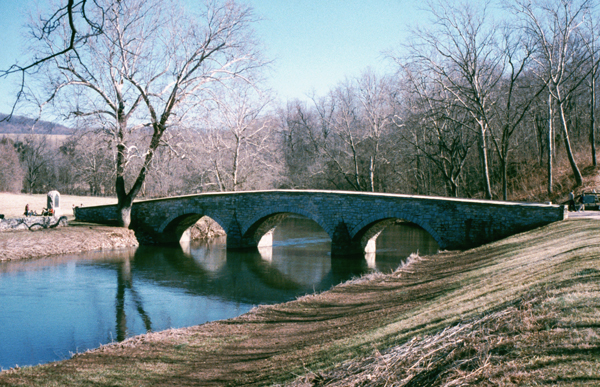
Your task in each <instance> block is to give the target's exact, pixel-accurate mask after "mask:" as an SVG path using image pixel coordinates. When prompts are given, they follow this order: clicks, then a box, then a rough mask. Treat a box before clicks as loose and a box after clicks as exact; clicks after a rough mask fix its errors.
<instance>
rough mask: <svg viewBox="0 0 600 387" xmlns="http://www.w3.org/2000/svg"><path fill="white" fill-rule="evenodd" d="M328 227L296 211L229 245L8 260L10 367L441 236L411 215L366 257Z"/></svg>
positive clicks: (351, 272)
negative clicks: (266, 238)
mask: <svg viewBox="0 0 600 387" xmlns="http://www.w3.org/2000/svg"><path fill="white" fill-rule="evenodd" d="M330 247H331V242H330V239H329V237H328V235H327V234H326V233H325V232H324V231H323V230H322V229H321V228H320V227H319V226H318V225H317V224H316V223H314V222H312V221H310V220H308V219H305V218H299V217H289V218H287V219H286V220H284V222H283V223H282V224H281V225H279V226H278V227H277V228H276V229H275V233H274V235H273V246H272V247H262V248H260V249H259V251H254V252H231V251H227V250H226V244H225V238H220V239H216V240H212V241H210V242H209V243H196V244H188V245H185V246H182V247H181V248H180V247H156V246H151V247H149V246H141V247H139V248H137V249H134V248H132V249H122V250H113V251H107V252H92V253H82V254H77V255H69V256H60V257H52V258H43V259H35V260H28V261H20V262H19V261H15V262H0V369H8V368H10V367H14V366H16V365H18V366H26V365H36V364H40V363H47V362H51V361H56V360H63V359H68V358H69V357H71V356H72V354H74V353H80V352H83V351H86V350H88V349H92V348H97V347H98V346H100V345H102V344H106V343H111V342H115V341H121V340H124V339H126V338H128V337H131V336H134V335H138V334H141V333H145V332H148V331H160V330H164V329H168V328H180V327H186V326H192V325H197V324H202V323H205V322H208V321H214V320H220V319H227V318H232V317H235V316H239V315H241V314H243V313H245V312H247V311H249V310H250V309H252V308H253V307H254V306H256V305H259V304H273V303H279V302H285V301H289V300H292V299H294V298H296V297H298V296H301V295H305V294H308V293H313V292H315V291H316V292H318V291H322V290H326V289H329V288H331V287H332V286H333V285H336V284H338V283H340V282H343V281H345V280H348V279H350V278H352V277H353V276H358V275H361V274H363V273H367V272H369V271H373V270H379V271H383V272H390V271H392V270H394V269H396V268H397V267H398V265H400V264H401V263H402V261H403V260H404V259H405V258H406V257H407V256H408V255H409V254H410V253H411V252H417V251H418V252H419V253H421V254H433V253H435V252H436V251H437V250H438V245H437V243H436V242H435V241H434V240H433V238H431V236H430V235H429V234H428V233H427V232H425V231H424V230H422V229H420V228H418V227H415V226H411V225H408V224H396V225H393V226H389V227H388V228H386V229H385V230H384V231H383V232H382V233H381V235H380V236H379V237H378V239H377V251H376V253H375V254H374V255H370V256H368V257H365V259H363V260H348V259H343V258H332V257H331V256H330Z"/></svg>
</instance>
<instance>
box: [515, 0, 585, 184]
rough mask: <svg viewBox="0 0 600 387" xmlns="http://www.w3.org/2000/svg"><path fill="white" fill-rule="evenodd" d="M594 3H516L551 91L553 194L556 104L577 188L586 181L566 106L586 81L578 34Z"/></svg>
mask: <svg viewBox="0 0 600 387" xmlns="http://www.w3.org/2000/svg"><path fill="white" fill-rule="evenodd" d="M592 2H593V0H552V1H547V0H544V1H533V0H516V1H515V2H514V4H513V6H512V9H513V10H514V12H515V13H516V14H517V15H519V16H520V17H521V18H522V20H523V28H524V30H525V31H526V33H527V34H528V35H529V36H531V37H532V38H534V39H535V41H536V55H534V56H533V58H534V60H535V61H536V63H537V65H538V66H537V76H538V77H539V78H540V79H541V80H542V81H543V82H544V83H545V84H546V86H547V90H548V94H549V96H548V111H549V119H548V144H549V145H548V193H552V189H553V188H552V157H553V149H552V148H553V146H552V142H553V141H554V134H553V127H552V121H553V117H554V109H553V103H554V101H555V102H556V105H557V108H558V113H559V117H560V121H561V127H562V136H563V141H564V144H565V150H566V153H567V157H568V159H569V164H570V165H571V169H572V171H573V175H574V177H575V181H576V184H577V185H578V186H580V185H582V184H583V178H582V176H581V172H580V171H579V167H578V166H577V162H576V161H575V157H574V155H573V150H572V147H571V140H570V137H569V128H568V122H567V117H566V114H565V106H566V103H567V101H568V100H569V99H570V98H571V96H572V94H573V93H574V92H575V90H576V89H577V88H578V87H579V85H580V84H581V83H582V82H583V81H584V79H585V78H586V76H583V75H582V72H581V69H582V67H583V66H584V65H585V63H586V62H587V56H588V54H587V53H586V52H585V46H584V45H581V44H579V42H578V41H577V39H576V33H577V31H578V29H579V28H580V26H581V25H582V23H583V20H584V16H585V15H586V14H587V13H588V12H589V10H590V7H591V5H592Z"/></svg>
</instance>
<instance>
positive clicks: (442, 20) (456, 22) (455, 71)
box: [396, 1, 503, 199]
mask: <svg viewBox="0 0 600 387" xmlns="http://www.w3.org/2000/svg"><path fill="white" fill-rule="evenodd" d="M488 6H489V4H488V3H487V2H486V4H484V5H482V6H481V7H477V6H475V5H471V4H461V5H460V6H455V5H454V4H452V3H450V4H448V3H447V2H442V1H437V2H435V3H433V2H432V3H429V12H430V13H431V15H432V16H433V19H434V24H433V27H432V28H431V29H429V30H424V29H420V30H416V31H415V38H416V39H418V40H417V41H416V42H414V44H410V45H409V46H408V47H407V48H408V50H409V54H408V61H409V62H412V63H414V64H415V65H418V66H419V67H421V68H423V69H424V72H426V73H428V74H430V75H429V76H430V77H432V79H434V80H435V81H436V82H438V83H439V85H440V87H442V88H444V89H445V90H446V91H447V92H448V93H450V94H451V95H452V97H453V100H454V101H455V107H456V108H459V109H464V110H465V111H466V112H468V114H469V116H470V119H469V121H466V122H464V123H463V126H464V127H465V128H471V130H474V131H475V132H476V133H477V134H478V141H479V143H478V147H479V155H480V163H481V181H482V187H483V191H484V192H485V196H486V197H487V198H490V199H491V198H492V188H491V182H490V172H489V160H488V158H489V157H488V137H489V130H490V122H491V120H492V114H493V110H492V93H493V91H494V88H495V87H496V84H497V83H498V82H499V80H500V79H501V76H502V73H503V68H502V65H503V63H502V61H501V56H500V55H499V53H498V46H497V42H496V38H497V37H496V29H495V28H494V26H492V25H489V23H488V20H487V8H488ZM396 61H397V62H399V63H402V62H404V61H405V59H403V58H396ZM471 122H473V123H474V124H475V126H474V127H473V126H472V125H471Z"/></svg>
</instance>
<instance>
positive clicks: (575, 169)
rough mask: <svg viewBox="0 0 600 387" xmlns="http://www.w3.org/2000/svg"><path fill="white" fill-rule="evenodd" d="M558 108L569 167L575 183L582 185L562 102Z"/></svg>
mask: <svg viewBox="0 0 600 387" xmlns="http://www.w3.org/2000/svg"><path fill="white" fill-rule="evenodd" d="M559 108H560V119H561V121H562V128H563V136H564V140H565V150H566V151H567V157H568V158H569V164H571V169H572V170H573V176H574V177H575V183H576V185H577V186H578V187H580V186H582V185H583V177H582V176H581V172H580V171H579V168H578V167H577V162H576V161H575V157H573V151H572V149H571V141H570V140H569V130H568V128H567V120H566V118H565V110H564V107H563V103H560V104H559Z"/></svg>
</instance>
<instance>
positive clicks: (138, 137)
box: [0, 0, 600, 200]
mask: <svg viewBox="0 0 600 387" xmlns="http://www.w3.org/2000/svg"><path fill="white" fill-rule="evenodd" d="M475 3H476V2H471V3H460V4H459V3H448V2H438V3H434V4H431V5H430V12H429V14H430V16H431V23H429V24H428V26H427V27H426V28H425V27H423V28H417V29H415V30H414V31H413V32H412V37H411V39H410V40H409V41H408V42H407V43H406V44H405V45H404V46H403V47H399V48H398V49H397V50H396V51H394V52H390V53H388V54H387V57H388V60H389V63H390V64H391V65H392V66H391V67H392V68H393V71H391V72H390V73H388V74H376V73H375V72H373V71H370V70H366V71H365V72H364V73H363V74H362V75H361V76H359V77H356V78H351V79H347V80H346V81H345V82H343V83H341V84H339V85H338V86H337V87H335V88H334V89H332V90H330V92H329V93H328V94H327V95H325V96H322V97H314V98H312V99H309V100H308V101H290V102H288V103H287V104H285V106H274V104H273V102H272V100H271V99H269V98H268V97H266V96H265V93H263V92H258V91H257V90H256V87H255V86H253V87H250V86H248V87H243V85H239V87H237V88H235V92H231V93H227V92H222V93H220V94H219V95H215V98H214V100H212V101H208V102H206V103H205V110H203V111H202V112H201V113H196V114H195V115H194V119H188V120H185V119H184V120H178V121H177V123H172V127H171V128H170V129H169V131H168V132H167V133H168V136H166V138H163V140H162V143H161V146H160V147H159V148H158V151H157V153H156V154H155V157H154V160H153V161H152V166H151V168H150V171H149V174H148V177H147V179H146V182H145V185H144V188H143V190H142V192H141V194H142V196H146V197H153V196H168V195H176V194H185V193H199V192H209V191H234V190H249V189H270V188H319V189H343V190H357V191H377V192H397V193H407V194H424V195H444V196H461V197H481V198H499V199H501V198H504V199H515V198H516V199H519V200H523V199H531V200H545V199H551V200H552V199H553V194H554V191H555V189H556V187H557V182H556V181H554V176H555V175H556V171H555V167H556V166H557V165H563V164H565V165H568V167H569V171H570V172H569V174H570V175H571V176H572V183H570V184H572V186H581V185H582V184H583V179H582V166H586V165H593V166H596V165H597V155H596V144H597V139H596V125H597V102H596V98H597V94H598V91H597V87H596V82H597V80H598V65H599V60H600V55H598V54H599V53H598V46H599V41H598V36H600V26H599V24H600V22H599V21H600V18H599V17H598V16H599V15H598V10H597V9H596V7H597V3H596V2H595V1H585V0H579V1H568V0H550V1H543V2H542V1H539V2H537V1H527V0H513V1H509V2H508V3H507V4H506V5H504V6H503V8H496V7H494V5H493V4H492V3H487V4H479V3H477V4H475ZM232 90H233V89H232ZM80 125H82V126H80V127H79V129H77V130H76V134H75V135H73V136H71V137H69V139H68V140H66V141H65V142H64V143H62V144H61V145H60V146H57V147H55V148H52V147H49V146H47V144H46V145H45V144H44V141H45V140H44V139H43V138H40V137H33V136H30V137H25V139H24V140H22V141H19V142H13V141H11V140H7V139H5V140H3V145H2V146H0V153H1V154H2V155H1V157H0V159H4V161H6V160H10V157H12V158H13V159H14V158H15V157H17V158H18V160H19V166H20V170H21V175H19V173H16V172H14V171H13V172H11V173H10V174H9V175H7V174H6V173H5V172H4V171H0V174H2V175H0V189H1V190H15V189H17V190H24V191H26V192H44V191H46V190H48V189H49V188H54V189H58V190H60V191H61V192H65V193H77V194H92V195H113V194H114V192H115V188H114V184H115V183H114V181H115V178H114V177H115V173H116V172H115V158H116V155H115V151H114V149H115V146H114V144H111V143H110V141H114V140H110V137H104V136H102V135H101V132H102V128H101V125H100V123H97V124H96V126H95V125H94V124H93V123H90V122H86V123H85V126H83V124H82V123H80ZM84 127H85V128H93V129H85V130H84V129H83V128H84ZM140 128H141V129H140V130H138V131H137V132H135V135H133V136H132V137H131V138H128V139H127V146H128V152H127V155H128V161H127V162H128V164H127V165H128V168H131V169H132V170H133V169H134V167H135V166H139V165H140V163H141V161H142V159H143V157H144V155H143V154H139V153H137V152H136V149H138V148H139V149H145V147H142V146H139V147H138V146H136V144H142V143H147V142H148V141H149V138H150V136H149V133H148V132H145V130H147V128H146V129H144V126H143V125H140ZM8 144H10V145H12V147H11V146H8ZM11 149H12V150H11ZM9 153H10V154H11V155H9V156H7V155H8V154H9ZM4 170H6V169H4ZM126 172H127V170H126ZM19 181H21V184H18V183H19ZM569 188H571V187H569Z"/></svg>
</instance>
